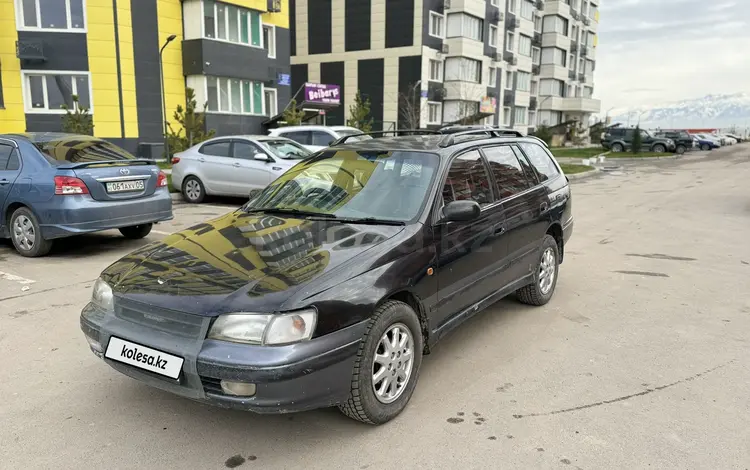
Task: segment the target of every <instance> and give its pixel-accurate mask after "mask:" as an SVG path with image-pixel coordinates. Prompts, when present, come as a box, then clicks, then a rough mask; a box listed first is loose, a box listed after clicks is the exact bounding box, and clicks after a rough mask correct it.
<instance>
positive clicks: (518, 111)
mask: <svg viewBox="0 0 750 470" xmlns="http://www.w3.org/2000/svg"><path fill="white" fill-rule="evenodd" d="M513 114H514V116H513V117H514V118H515V119H514V120H513V125H515V126H525V125H527V124H528V110H527V109H526V108H524V107H522V106H516V108H515V111H514V113H513Z"/></svg>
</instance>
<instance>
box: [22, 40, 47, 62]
mask: <svg viewBox="0 0 750 470" xmlns="http://www.w3.org/2000/svg"><path fill="white" fill-rule="evenodd" d="M16 57H17V58H19V59H21V60H39V61H42V62H44V61H46V60H47V57H46V56H45V55H44V41H43V40H42V39H37V38H34V39H21V40H18V41H16Z"/></svg>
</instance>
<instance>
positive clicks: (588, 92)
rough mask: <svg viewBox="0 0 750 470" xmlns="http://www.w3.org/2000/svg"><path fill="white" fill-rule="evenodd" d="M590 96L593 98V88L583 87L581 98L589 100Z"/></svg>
mask: <svg viewBox="0 0 750 470" xmlns="http://www.w3.org/2000/svg"><path fill="white" fill-rule="evenodd" d="M592 96H594V88H593V87H590V86H585V87H583V97H584V98H591V97H592Z"/></svg>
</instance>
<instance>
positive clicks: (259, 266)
mask: <svg viewBox="0 0 750 470" xmlns="http://www.w3.org/2000/svg"><path fill="white" fill-rule="evenodd" d="M394 229H396V227H375V226H356V227H355V226H351V225H347V224H342V223H339V222H332V221H312V220H304V219H295V218H282V217H276V216H268V215H257V214H246V213H239V212H235V213H231V214H227V215H226V216H223V217H221V218H219V219H216V220H213V221H211V222H210V223H203V224H199V225H196V226H194V227H191V228H189V229H187V230H185V231H182V232H179V233H176V234H173V235H170V236H169V237H167V238H166V239H164V241H161V242H157V243H152V244H149V245H147V246H145V247H143V248H141V249H139V250H136V251H135V252H133V253H131V254H130V255H128V256H125V257H124V258H122V259H120V260H119V261H117V262H116V263H115V264H113V265H112V266H110V267H109V268H107V270H106V271H105V272H104V273H103V277H104V278H105V280H106V281H107V282H108V283H110V285H113V286H115V291H116V292H118V293H122V294H164V295H180V296H202V295H228V294H231V293H233V292H236V291H238V290H240V289H242V288H247V289H248V290H247V295H249V296H261V295H264V294H269V293H275V292H281V291H284V290H286V289H289V288H290V287H292V286H296V285H300V284H302V283H305V282H308V281H310V280H311V279H313V278H315V277H317V276H319V275H320V274H321V273H323V272H324V271H325V270H326V269H327V268H329V265H330V264H331V260H332V253H335V254H336V255H335V256H334V258H335V259H336V260H337V261H336V262H334V263H333V264H334V265H336V264H341V263H342V262H344V261H346V260H348V259H350V258H351V257H352V256H354V255H356V254H358V253H361V252H362V251H363V249H364V247H365V246H366V245H370V246H374V245H375V244H377V243H380V242H382V241H383V240H385V239H387V238H389V237H390V236H392V235H393V234H394ZM398 229H400V228H398ZM380 230H382V231H383V232H382V233H381V232H380ZM332 267H333V266H330V268H332Z"/></svg>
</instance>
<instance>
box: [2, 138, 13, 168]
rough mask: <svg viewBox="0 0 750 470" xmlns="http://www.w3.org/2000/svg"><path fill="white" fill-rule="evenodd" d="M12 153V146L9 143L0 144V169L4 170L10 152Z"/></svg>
mask: <svg viewBox="0 0 750 470" xmlns="http://www.w3.org/2000/svg"><path fill="white" fill-rule="evenodd" d="M11 153H13V147H11V146H10V145H4V144H0V170H5V169H6V167H7V166H8V161H9V160H10V154H11Z"/></svg>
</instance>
